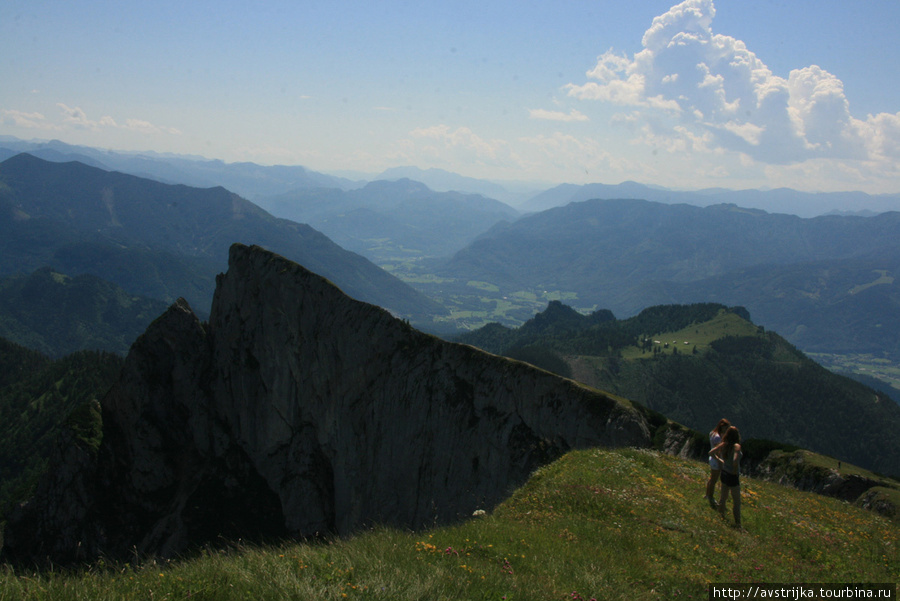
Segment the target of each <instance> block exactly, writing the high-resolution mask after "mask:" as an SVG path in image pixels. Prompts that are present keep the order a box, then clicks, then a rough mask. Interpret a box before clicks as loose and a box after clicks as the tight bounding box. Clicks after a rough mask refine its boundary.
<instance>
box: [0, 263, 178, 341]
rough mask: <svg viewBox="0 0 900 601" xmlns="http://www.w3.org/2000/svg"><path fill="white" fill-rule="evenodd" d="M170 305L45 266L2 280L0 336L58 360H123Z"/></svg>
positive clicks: (98, 280) (100, 281)
mask: <svg viewBox="0 0 900 601" xmlns="http://www.w3.org/2000/svg"><path fill="white" fill-rule="evenodd" d="M167 306H168V305H167V304H166V303H164V302H163V301H160V300H154V299H149V298H143V297H139V296H134V295H131V294H127V293H126V292H125V291H124V290H122V288H120V287H119V286H116V285H115V284H111V283H109V282H106V281H104V280H101V279H100V278H97V277H95V276H92V275H89V274H81V275H78V276H75V277H69V276H67V275H65V274H62V273H59V272H58V271H55V270H53V269H52V268H50V267H44V268H42V269H39V270H37V271H35V272H34V273H32V274H30V275H18V276H10V277H7V278H0V337H2V338H6V339H7V340H10V341H13V342H16V343H18V344H21V345H24V346H27V347H28V348H31V349H35V350H37V351H40V352H41V353H44V354H46V355H49V356H50V357H54V358H59V357H62V356H64V355H68V354H71V353H74V352H76V351H81V350H100V351H108V352H111V353H116V354H119V355H123V356H124V355H125V354H126V353H127V352H128V348H129V347H130V346H131V343H132V342H134V340H135V338H137V337H138V336H139V335H140V334H141V333H142V332H143V331H144V330H145V329H147V326H148V325H149V324H150V322H151V321H153V320H154V319H156V318H157V317H158V316H160V315H161V314H162V313H163V311H165V310H166V307H167Z"/></svg>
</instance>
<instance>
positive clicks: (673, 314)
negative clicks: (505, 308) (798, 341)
mask: <svg viewBox="0 0 900 601" xmlns="http://www.w3.org/2000/svg"><path fill="white" fill-rule="evenodd" d="M460 341H462V342H466V343H469V344H474V345H476V346H480V347H482V348H484V349H486V350H490V351H492V352H496V353H502V354H506V355H509V356H511V357H515V358H520V359H523V360H528V361H531V362H533V363H535V364H537V365H538V366H540V367H544V368H546V369H551V370H555V371H557V372H559V373H561V375H565V376H568V377H572V378H574V379H577V380H579V381H582V382H584V383H586V384H589V385H591V386H595V387H597V388H600V389H603V390H607V391H609V392H613V393H615V394H619V395H621V396H624V397H626V398H629V399H631V400H634V401H637V402H639V403H642V404H644V405H646V406H647V407H649V408H651V409H654V410H656V411H659V412H660V413H662V414H664V415H666V416H667V417H668V418H670V419H673V420H675V421H677V422H679V423H682V424H684V425H686V426H688V427H691V428H694V429H696V430H699V431H701V432H706V431H708V430H709V429H710V428H711V427H712V426H713V425H714V424H715V423H716V422H717V421H718V420H719V419H720V418H722V417H727V418H729V419H730V420H732V422H733V423H735V424H736V425H738V426H739V427H740V428H741V430H742V432H743V435H744V436H745V437H752V438H764V439H771V440H777V441H779V442H782V443H788V444H793V445H797V446H799V447H803V448H807V449H810V450H813V451H816V452H819V453H823V454H826V455H830V456H833V457H835V458H838V459H843V460H844V461H849V462H852V463H855V464H857V465H860V466H863V467H867V468H870V469H875V470H880V471H884V472H887V473H889V474H892V475H897V473H898V471H900V470H898V467H897V466H898V465H900V436H898V435H897V432H898V431H900V406H898V405H897V403H895V402H894V401H893V400H891V399H890V398H888V397H887V395H884V394H882V393H878V392H877V391H875V390H873V389H872V388H869V387H868V386H865V385H863V384H861V383H859V382H856V381H854V380H851V379H849V378H846V377H843V376H839V375H836V374H834V373H831V372H829V371H828V370H826V369H825V368H823V367H821V366H820V365H818V364H817V363H815V362H814V361H812V360H810V359H809V358H808V357H806V356H805V355H803V353H801V352H800V351H798V350H797V349H796V348H795V347H794V346H793V345H791V344H790V343H788V342H787V341H786V340H784V339H783V338H782V337H781V336H779V335H778V334H776V333H774V332H767V331H765V330H763V329H762V328H760V327H758V326H756V325H754V324H753V323H751V322H750V321H749V314H748V313H747V312H746V310H744V309H742V308H732V309H728V308H726V307H725V306H723V305H717V304H697V305H686V306H677V305H670V306H659V307H651V308H649V309H646V310H645V311H642V312H641V313H640V314H638V315H637V316H635V317H633V318H629V319H624V320H615V319H611V318H610V315H609V313H608V312H600V313H595V314H592V315H581V314H578V313H577V312H575V311H574V310H572V309H570V308H568V307H565V306H564V305H562V304H561V303H558V302H555V303H551V304H550V305H549V307H548V309H547V310H546V311H545V312H543V313H541V314H538V315H536V316H535V317H534V318H533V319H532V320H530V321H529V322H527V323H525V324H524V325H522V326H521V327H520V328H516V329H511V328H505V327H503V326H499V325H493V326H489V327H485V328H483V329H481V330H478V331H476V332H473V333H471V334H467V335H464V336H462V337H460ZM523 350H524V351H525V352H523ZM560 364H562V365H563V367H561V368H560V367H558V366H559V365H560ZM862 433H865V434H864V435H863V434H862ZM874 441H877V443H876V442H874Z"/></svg>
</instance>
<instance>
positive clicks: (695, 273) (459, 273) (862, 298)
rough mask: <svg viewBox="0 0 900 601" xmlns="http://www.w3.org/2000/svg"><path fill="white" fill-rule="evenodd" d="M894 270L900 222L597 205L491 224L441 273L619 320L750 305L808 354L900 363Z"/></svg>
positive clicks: (727, 208)
mask: <svg viewBox="0 0 900 601" xmlns="http://www.w3.org/2000/svg"><path fill="white" fill-rule="evenodd" d="M898 269H900V213H885V214H882V215H879V216H877V217H869V218H865V217H838V216H828V217H816V218H812V219H802V218H800V217H796V216H792V215H777V214H770V213H765V212H763V211H758V210H748V209H743V208H740V207H737V206H735V205H717V206H711V207H706V208H700V207H694V206H689V205H669V204H662V203H657V202H648V201H643V200H591V201H585V202H576V203H571V204H569V205H567V206H565V207H558V208H555V209H551V210H547V211H544V212H542V213H537V214H534V215H530V216H526V217H523V218H521V219H519V220H518V221H516V222H514V223H511V224H503V225H498V226H495V227H494V228H492V229H491V230H490V231H489V232H487V233H485V234H484V235H483V236H481V237H480V238H479V239H478V240H476V241H475V242H473V243H472V244H471V245H469V246H468V247H466V248H465V249H464V250H462V251H460V252H459V253H457V254H456V255H455V256H454V257H453V258H452V259H451V260H449V261H448V262H446V263H445V264H444V265H443V266H441V267H439V268H436V270H435V271H436V273H437V275H438V276H439V277H445V278H452V279H456V280H461V281H469V280H478V281H484V282H491V283H492V284H494V285H495V286H497V287H498V288H499V292H497V294H496V296H498V297H501V296H506V295H511V294H514V293H518V292H521V291H542V290H543V291H547V290H550V291H560V292H566V293H571V294H574V295H575V298H576V299H577V300H573V301H571V304H572V305H573V306H577V307H580V308H582V309H590V308H592V307H593V308H603V309H610V310H612V311H613V312H614V313H615V314H616V315H617V316H620V317H627V316H630V315H634V314H635V313H637V312H638V311H640V310H641V309H642V308H644V307H647V306H652V305H657V304H669V303H693V302H701V301H715V302H720V303H723V304H728V305H743V306H745V307H747V308H748V309H749V310H750V312H751V314H752V315H753V316H754V320H755V321H756V322H757V323H761V324H763V325H765V326H766V327H768V328H773V329H776V330H777V331H779V332H780V333H782V334H783V335H784V336H786V337H787V338H788V339H789V340H791V341H792V342H794V343H795V344H798V345H802V348H804V349H805V350H813V349H816V350H825V349H829V351H830V352H882V351H883V352H888V353H890V354H891V355H893V356H895V357H900V346H898V341H900V287H898V286H900V282H898V281H897V280H896V278H897V276H898V275H900V271H898ZM478 294H483V292H481V291H479V292H478Z"/></svg>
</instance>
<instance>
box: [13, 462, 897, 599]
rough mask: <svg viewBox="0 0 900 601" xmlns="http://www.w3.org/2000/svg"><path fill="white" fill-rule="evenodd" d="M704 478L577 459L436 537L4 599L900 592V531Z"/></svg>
mask: <svg viewBox="0 0 900 601" xmlns="http://www.w3.org/2000/svg"><path fill="white" fill-rule="evenodd" d="M706 472H707V470H706V467H705V465H704V464H703V463H700V462H696V461H690V460H685V459H679V458H676V457H671V456H667V455H662V454H659V453H658V452H655V451H648V450H637V449H622V450H604V449H591V450H585V451H577V452H572V453H569V454H567V455H564V456H563V457H562V458H560V459H559V460H557V461H556V462H554V463H553V464H550V465H548V466H546V467H544V468H541V469H540V470H538V471H537V472H535V473H534V475H533V476H532V478H531V479H530V480H529V482H528V483H527V484H526V485H525V486H523V487H522V488H520V489H518V490H516V491H511V495H510V497H509V498H508V500H507V501H505V502H504V503H503V504H501V505H500V506H499V507H497V508H496V509H495V510H494V511H492V512H491V513H489V514H486V515H484V516H483V517H478V518H473V519H470V520H468V521H466V522H464V523H461V524H455V525H446V524H437V525H436V527H435V528H434V529H432V530H429V531H424V532H409V531H397V530H389V529H385V528H382V527H378V526H377V525H376V526H374V527H373V528H372V529H371V530H369V531H366V532H361V533H359V534H358V535H356V536H353V537H350V538H348V539H341V540H326V541H317V542H309V543H287V542H286V543H284V544H281V545H276V546H266V547H256V546H246V545H243V544H241V543H235V544H234V545H233V546H232V547H231V548H230V549H229V550H223V551H215V550H210V549H205V550H200V551H199V552H198V553H196V554H195V555H192V556H189V557H184V558H183V559H181V560H177V561H171V562H166V563H157V562H154V561H142V560H141V558H135V561H134V562H133V563H130V564H128V565H109V564H100V565H93V566H86V569H84V570H80V571H59V572H56V571H51V572H43V573H32V572H20V573H16V572H14V571H12V570H11V569H4V568H0V599H17V600H21V601H31V600H35V601H36V600H39V599H40V600H43V599H54V600H57V601H69V600H74V599H110V600H111V599H139V598H150V597H151V596H152V597H153V598H159V599H187V598H190V599H195V598H196V599H210V600H212V599H215V600H216V601H229V600H232V599H234V600H242V601H243V600H244V599H339V600H340V599H357V598H360V599H362V598H375V599H398V600H406V599H408V600H410V601H412V600H420V599H496V600H502V599H508V600H516V601H530V600H535V601H538V600H540V601H546V600H559V601H564V600H569V601H572V600H583V601H587V600H588V599H604V600H623V601H624V600H628V601H632V600H634V599H680V598H685V599H692V598H693V599H706V598H708V597H707V595H708V593H709V585H710V583H734V584H735V585H737V586H742V585H743V586H744V587H745V588H744V590H747V589H746V585H748V584H752V583H795V584H799V583H801V582H802V583H830V584H832V585H833V586H834V588H835V589H838V588H839V587H840V586H842V585H847V584H849V583H861V582H868V583H878V582H886V583H896V582H897V577H898V574H900V527H898V526H897V525H896V524H895V523H892V522H890V521H889V520H887V519H886V518H884V517H881V516H878V515H876V514H874V513H872V512H869V511H864V510H861V509H857V508H855V507H853V506H851V505H848V504H847V503H844V502H841V501H838V500H836V499H830V498H827V497H823V496H820V495H815V494H812V493H805V492H800V491H797V490H793V489H790V488H787V487H783V486H779V485H776V484H772V483H768V482H762V481H757V480H754V479H752V478H745V479H744V482H743V486H742V489H743V508H742V515H743V525H744V529H745V531H739V530H736V529H734V528H733V527H732V526H731V524H730V516H729V520H728V521H723V520H722V519H721V518H719V517H718V515H717V514H716V513H715V512H714V511H712V510H711V509H710V508H709V506H708V505H706V503H705V502H704V501H703V500H702V491H703V487H704V483H705V481H706V477H707V473H706Z"/></svg>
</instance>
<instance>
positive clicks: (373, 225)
mask: <svg viewBox="0 0 900 601" xmlns="http://www.w3.org/2000/svg"><path fill="white" fill-rule="evenodd" d="M257 202H258V204H259V205H260V206H261V207H263V208H265V209H266V210H268V211H269V212H270V213H272V214H273V215H276V216H278V217H283V218H285V219H291V220H293V221H297V222H300V223H308V224H309V225H311V226H312V227H314V228H316V229H317V230H319V231H321V232H322V233H324V234H325V235H326V236H328V237H329V238H331V239H332V240H334V241H335V242H337V243H338V244H340V245H341V246H342V247H344V248H346V249H347V250H352V251H354V252H358V253H360V254H362V255H364V256H366V257H368V258H369V259H371V260H373V261H376V262H379V263H381V262H388V261H391V260H395V259H397V258H398V257H399V258H412V257H416V258H421V257H443V256H449V255H451V254H453V253H454V252H456V251H458V250H459V249H461V248H463V247H465V246H466V245H467V244H469V243H470V242H472V241H473V240H474V239H475V238H476V237H477V236H478V235H480V234H482V233H483V232H485V231H486V230H487V229H488V228H490V227H491V226H493V225H495V224H496V223H498V222H501V221H513V220H515V219H516V218H517V217H518V216H519V212H518V211H516V210H515V209H513V208H512V207H510V206H509V205H506V204H504V203H502V202H500V201H497V200H494V199H492V198H487V197H485V196H481V195H478V194H463V193H460V192H435V191H433V190H431V189H430V188H428V186H426V185H425V184H423V183H420V182H416V181H412V180H409V179H399V180H396V181H385V180H378V181H374V182H370V183H369V184H366V185H365V186H364V187H362V188H358V189H355V190H339V189H336V188H315V189H305V190H295V191H293V192H289V193H287V194H282V195H280V196H276V197H272V198H264V199H260V200H259V201H257Z"/></svg>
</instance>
